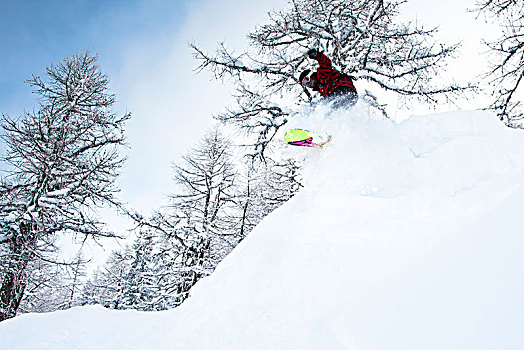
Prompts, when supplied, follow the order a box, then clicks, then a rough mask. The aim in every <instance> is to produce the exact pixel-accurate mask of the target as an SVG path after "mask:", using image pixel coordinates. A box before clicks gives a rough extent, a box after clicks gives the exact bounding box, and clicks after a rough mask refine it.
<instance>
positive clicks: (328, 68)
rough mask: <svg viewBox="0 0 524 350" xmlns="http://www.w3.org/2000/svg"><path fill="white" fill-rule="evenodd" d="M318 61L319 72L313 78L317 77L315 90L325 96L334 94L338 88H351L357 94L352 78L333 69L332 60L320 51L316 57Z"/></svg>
mask: <svg viewBox="0 0 524 350" xmlns="http://www.w3.org/2000/svg"><path fill="white" fill-rule="evenodd" d="M315 59H316V60H317V61H318V64H319V66H320V67H319V68H318V69H317V72H316V73H314V74H313V75H312V78H313V79H316V84H314V86H313V90H315V91H318V92H320V94H321V95H322V96H323V97H326V96H332V95H333V94H334V93H336V92H337V89H338V90H346V89H348V88H349V89H351V90H352V91H353V92H354V93H355V94H356V93H357V89H355V85H353V81H351V78H350V77H349V76H348V75H346V74H342V73H340V72H339V71H337V70H335V69H333V66H332V64H331V60H330V59H329V58H328V57H327V56H326V55H324V53H322V52H319V53H318V54H317V57H316V58H315Z"/></svg>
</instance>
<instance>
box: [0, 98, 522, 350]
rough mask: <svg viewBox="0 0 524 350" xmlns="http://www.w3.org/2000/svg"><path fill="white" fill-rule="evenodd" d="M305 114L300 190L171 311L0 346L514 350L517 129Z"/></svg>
mask: <svg viewBox="0 0 524 350" xmlns="http://www.w3.org/2000/svg"><path fill="white" fill-rule="evenodd" d="M323 108H324V107H322V106H320V107H318V108H317V110H315V111H313V113H312V114H311V115H310V116H308V117H296V118H295V119H294V120H292V121H291V123H290V124H292V125H291V126H298V125H301V126H304V127H306V128H307V127H309V128H315V129H316V130H319V131H322V130H330V132H331V133H332V135H333V136H334V141H333V143H332V145H331V146H330V147H329V148H327V149H325V150H311V149H307V150H306V149H300V148H289V150H288V151H289V152H291V153H294V154H298V155H300V154H305V152H307V155H308V160H307V165H306V169H305V182H306V184H305V188H304V189H303V190H302V191H301V192H300V193H299V194H297V195H296V196H295V197H294V198H293V199H292V200H290V201H289V202H288V203H286V204H285V205H283V206H282V207H281V208H279V209H277V210H276V211H275V212H273V213H272V214H271V215H269V216H268V217H267V218H266V219H265V220H263V221H262V223H261V224H260V225H259V226H258V227H257V228H256V229H255V230H254V231H253V232H252V233H251V235H250V236H249V237H248V238H247V239H246V240H244V241H243V242H242V244H241V245H240V246H239V247H238V248H237V249H236V250H235V251H234V252H233V253H232V254H231V255H230V256H229V257H228V258H226V260H225V261H223V263H221V264H220V265H219V267H218V269H217V271H216V272H215V273H214V274H213V275H212V276H211V277H209V278H206V279H204V280H202V281H201V282H199V283H198V284H197V286H195V288H194V289H193V292H192V297H191V298H190V299H188V300H187V302H186V303H184V304H183V305H182V306H181V307H179V308H178V309H175V310H170V311H165V312H156V313H144V312H136V311H112V310H106V309H103V308H101V307H96V306H95V307H93V306H91V307H81V308H74V309H71V310H67V311H62V312H55V313H50V314H40V315H35V314H31V315H22V316H20V317H17V318H15V319H12V320H9V321H6V322H3V323H1V324H0V348H1V349H35V348H38V349H377V350H378V349H380V350H383V349H399V350H408V349H417V350H419V349H424V350H428V349H446V350H451V349H457V350H458V349H460V350H464V349H474V350H481V349H524V298H523V297H522V296H523V295H524V255H523V254H522V251H523V249H524V227H523V226H524V225H523V223H522V220H521V217H522V214H523V209H524V187H523V184H524V155H523V153H522V152H523V150H524V133H523V132H522V131H518V130H513V129H508V128H506V127H504V126H503V125H502V124H501V123H500V122H498V120H497V119H496V117H494V116H493V115H491V114H489V113H483V112H456V113H448V114H438V115H430V116H419V117H411V118H409V119H408V120H405V121H403V122H400V123H395V122H392V121H388V120H382V119H380V118H377V117H375V116H373V115H371V114H370V113H369V112H368V111H367V109H366V108H365V107H364V106H359V105H357V107H356V108H355V110H354V111H351V112H348V111H339V112H334V113H328V112H327V111H326V110H324V109H323Z"/></svg>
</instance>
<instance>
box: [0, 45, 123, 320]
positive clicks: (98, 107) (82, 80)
mask: <svg viewBox="0 0 524 350" xmlns="http://www.w3.org/2000/svg"><path fill="white" fill-rule="evenodd" d="M108 82H109V80H108V78H107V76H106V75H105V74H103V73H102V72H101V70H100V68H99V67H98V64H97V56H96V55H92V54H91V53H89V52H87V51H86V52H82V53H79V54H76V55H73V56H71V57H69V58H66V59H65V60H63V61H62V62H60V63H59V64H57V65H51V66H49V67H48V68H47V70H46V74H45V78H40V77H38V76H33V77H32V78H31V79H30V80H28V83H29V84H30V85H31V86H32V87H33V89H34V93H35V94H36V95H37V96H38V108H36V109H35V110H34V111H33V112H26V113H25V114H23V115H22V116H20V117H18V118H10V117H9V116H6V115H4V116H3V118H2V122H1V136H2V139H3V140H4V142H5V144H6V147H7V153H6V156H5V157H4V162H5V166H6V168H7V170H6V171H5V172H4V173H3V174H2V181H1V184H0V257H1V265H0V321H1V320H5V319H7V318H10V317H13V316H15V315H16V313H17V310H18V308H19V306H20V303H21V301H22V298H23V297H24V293H25V289H26V286H27V285H28V283H29V282H30V280H31V278H32V275H33V274H34V273H35V272H34V271H32V270H31V269H32V267H33V266H37V265H38V264H35V262H36V261H40V262H45V263H47V264H62V265H64V263H63V262H62V261H59V259H58V257H57V253H58V248H57V245H56V241H57V239H58V237H59V236H60V235H73V236H74V237H77V238H78V239H85V238H89V237H91V238H97V237H107V236H113V235H114V234H113V233H111V232H108V231H107V230H106V229H105V228H104V225H103V223H102V222H101V220H100V219H99V216H98V215H97V213H96V210H95V209H96V208H98V207H100V206H107V205H111V204H114V203H116V202H117V199H116V197H115V194H116V193H117V191H118V188H117V187H116V185H115V180H116V178H117V176H118V174H119V170H120V168H121V167H122V165H123V163H124V161H125V158H124V157H123V156H122V155H121V152H120V150H121V149H122V147H123V146H125V135H124V126H125V123H126V121H127V120H128V119H129V118H130V115H129V114H125V115H122V116H118V115H117V114H115V113H114V112H113V111H112V106H113V105H114V103H115V96H114V95H113V94H111V93H109V92H108ZM71 264H72V266H74V262H72V263H71Z"/></svg>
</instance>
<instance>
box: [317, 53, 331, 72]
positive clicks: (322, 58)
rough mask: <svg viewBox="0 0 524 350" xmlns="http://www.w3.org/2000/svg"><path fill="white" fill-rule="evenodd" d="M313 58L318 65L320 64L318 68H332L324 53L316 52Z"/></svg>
mask: <svg viewBox="0 0 524 350" xmlns="http://www.w3.org/2000/svg"><path fill="white" fill-rule="evenodd" d="M315 59H316V60H317V61H318V65H319V66H320V68H323V69H332V68H333V66H332V65H331V60H330V59H329V58H328V57H327V56H326V55H324V53H323V52H319V53H317V57H315Z"/></svg>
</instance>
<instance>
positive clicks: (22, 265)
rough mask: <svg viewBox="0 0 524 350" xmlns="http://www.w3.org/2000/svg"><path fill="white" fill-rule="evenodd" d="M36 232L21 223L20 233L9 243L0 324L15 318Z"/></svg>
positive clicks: (0, 293)
mask: <svg viewBox="0 0 524 350" xmlns="http://www.w3.org/2000/svg"><path fill="white" fill-rule="evenodd" d="M35 233H36V232H35V231H34V230H33V229H32V225H31V224H26V223H21V224H20V233H19V235H15V237H14V238H13V240H12V242H11V247H10V248H11V254H10V255H11V257H10V261H9V262H8V263H7V264H6V265H7V270H6V271H5V272H4V273H3V275H2V281H1V286H0V322H1V321H4V320H7V319H8V318H11V317H15V316H16V313H17V311H18V308H19V307H20V302H21V301H22V298H23V296H24V291H25V288H26V285H27V267H28V265H29V262H30V261H31V259H32V258H33V256H34V254H33V251H34V249H33V248H34V247H35V245H36V234H35Z"/></svg>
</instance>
